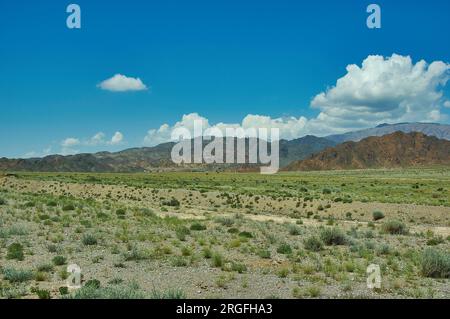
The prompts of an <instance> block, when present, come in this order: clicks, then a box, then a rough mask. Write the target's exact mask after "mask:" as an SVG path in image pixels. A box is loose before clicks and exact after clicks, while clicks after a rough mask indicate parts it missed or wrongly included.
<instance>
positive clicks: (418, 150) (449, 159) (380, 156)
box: [285, 132, 450, 171]
mask: <svg viewBox="0 0 450 319" xmlns="http://www.w3.org/2000/svg"><path fill="white" fill-rule="evenodd" d="M449 164H450V141H448V140H444V139H438V138H436V137H434V136H426V135H424V134H423V133H418V132H413V133H403V132H395V133H392V134H388V135H384V136H382V137H378V136H372V137H367V138H365V139H363V140H361V141H359V142H345V143H343V144H339V145H338V146H336V147H333V148H327V149H326V150H324V151H322V152H320V153H317V154H314V155H311V156H310V158H308V159H305V160H302V161H295V162H292V163H291V164H289V165H288V166H287V167H286V168H285V170H289V171H303V170H305V171H308V170H337V169H363V168H394V167H414V166H424V165H449Z"/></svg>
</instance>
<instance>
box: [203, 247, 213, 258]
mask: <svg viewBox="0 0 450 319" xmlns="http://www.w3.org/2000/svg"><path fill="white" fill-rule="evenodd" d="M212 255H213V253H212V251H211V248H209V247H205V248H203V257H205V258H206V259H209V258H211V257H212Z"/></svg>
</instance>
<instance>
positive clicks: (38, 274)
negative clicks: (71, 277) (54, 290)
mask: <svg viewBox="0 0 450 319" xmlns="http://www.w3.org/2000/svg"><path fill="white" fill-rule="evenodd" d="M47 279H48V275H47V273H45V272H43V271H37V272H35V274H34V280H36V281H46V280H47Z"/></svg>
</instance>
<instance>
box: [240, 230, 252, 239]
mask: <svg viewBox="0 0 450 319" xmlns="http://www.w3.org/2000/svg"><path fill="white" fill-rule="evenodd" d="M239 237H243V238H253V234H252V233H250V232H248V231H241V232H240V233H239Z"/></svg>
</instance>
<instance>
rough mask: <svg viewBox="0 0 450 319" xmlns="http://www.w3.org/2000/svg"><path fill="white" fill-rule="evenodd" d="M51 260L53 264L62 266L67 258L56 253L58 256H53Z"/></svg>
mask: <svg viewBox="0 0 450 319" xmlns="http://www.w3.org/2000/svg"><path fill="white" fill-rule="evenodd" d="M52 261H53V263H54V264H55V266H62V265H65V264H66V262H67V259H66V257H64V256H60V255H58V256H55V257H53V259H52Z"/></svg>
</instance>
